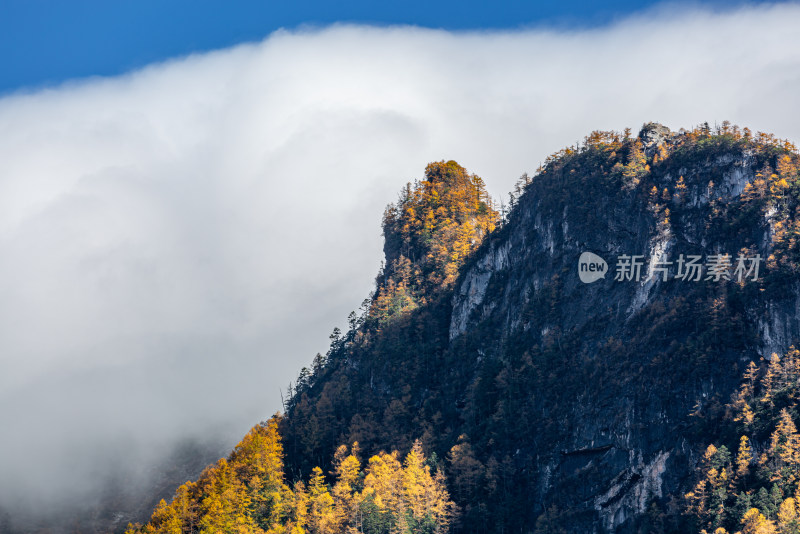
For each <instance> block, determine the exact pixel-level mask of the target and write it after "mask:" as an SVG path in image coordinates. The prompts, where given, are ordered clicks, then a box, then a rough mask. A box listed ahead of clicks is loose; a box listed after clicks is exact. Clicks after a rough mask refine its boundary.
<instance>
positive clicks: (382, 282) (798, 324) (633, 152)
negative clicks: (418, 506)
mask: <svg viewBox="0 0 800 534" xmlns="http://www.w3.org/2000/svg"><path fill="white" fill-rule="evenodd" d="M798 159H799V158H798V156H797V153H796V149H795V148H794V147H793V145H791V144H790V143H788V142H784V141H780V140H777V139H775V138H774V137H772V136H769V135H768V134H762V133H757V134H753V133H752V132H750V130H748V129H746V128H745V129H741V130H740V129H739V128H738V127H736V126H732V125H730V124H728V123H723V124H722V125H720V126H719V127H717V128H716V129H712V128H710V127H709V126H708V125H703V126H701V127H699V128H695V129H693V130H691V131H685V130H683V131H680V132H671V131H669V129H667V128H666V127H664V126H662V125H659V124H655V123H648V124H646V125H645V126H644V127H643V128H642V130H641V131H640V133H639V135H638V136H635V137H632V136H631V135H630V132H629V131H626V132H624V133H617V132H593V133H592V134H590V135H589V136H587V137H586V138H585V140H584V143H583V144H582V145H581V146H575V147H570V148H567V149H564V150H562V151H560V152H559V153H557V154H554V155H553V156H551V157H550V158H548V159H547V161H546V162H545V164H544V165H543V167H542V168H541V169H540V170H539V173H538V174H537V175H536V176H535V177H533V178H532V179H531V178H528V177H527V176H523V178H522V180H521V183H520V185H519V188H518V191H519V195H514V196H512V202H511V204H512V206H511V210H510V212H509V213H508V215H507V216H504V217H503V220H502V221H498V222H493V221H492V219H493V218H494V220H497V219H496V218H497V214H496V213H494V210H493V209H492V207H491V203H490V202H489V201H488V200H489V199H488V196H486V197H485V199H484V200H481V197H480V192H481V190H482V181H481V182H478V181H477V180H475V177H474V176H470V175H469V174H468V173H467V172H466V170H464V169H463V168H461V167H460V166H458V165H457V164H456V163H455V162H438V163H435V164H431V165H432V166H433V167H431V166H429V169H426V180H422V181H421V182H419V183H417V184H416V185H415V186H414V188H412V187H411V186H409V187H407V188H406V190H405V195H403V196H401V199H400V201H399V202H398V204H395V205H393V207H392V206H390V209H388V210H387V215H385V217H384V233H385V236H386V238H387V239H386V243H387V245H386V247H387V248H386V249H385V250H386V251H388V252H389V253H387V255H386V256H387V264H386V267H384V270H383V271H382V272H381V274H380V275H379V276H378V279H377V280H376V292H375V294H374V295H373V296H372V298H371V299H370V300H368V301H365V304H364V306H363V307H362V313H361V315H360V316H357V315H355V314H351V318H350V329H349V330H348V331H347V332H345V333H344V334H342V333H341V332H334V335H333V336H332V344H331V348H330V350H329V351H328V353H327V354H326V355H325V356H322V355H318V357H317V358H315V360H314V363H313V365H312V368H311V369H309V370H305V371H304V372H303V373H301V375H300V378H299V379H298V382H297V384H296V385H295V386H294V387H293V388H292V395H291V397H290V399H289V400H288V401H287V404H286V406H285V410H286V416H285V417H283V418H281V419H280V420H279V423H278V424H279V427H280V434H281V435H282V436H283V440H284V452H285V455H286V473H287V476H288V477H290V478H291V479H295V480H297V479H303V478H304V477H306V476H308V473H310V472H311V471H312V468H315V467H316V466H321V467H322V470H321V471H322V472H327V471H329V470H330V466H331V458H333V456H334V453H335V451H336V450H337V448H338V447H340V446H341V445H342V444H352V443H353V442H358V443H359V447H360V450H361V451H362V452H364V453H367V455H371V454H379V453H380V451H389V450H399V451H409V450H412V448H413V447H412V443H415V442H417V440H418V443H419V446H420V447H421V448H422V450H424V451H426V452H427V453H428V454H430V455H431V460H430V464H431V466H432V468H435V469H436V470H441V472H443V473H444V475H445V476H446V481H447V488H448V491H449V492H450V495H452V497H453V500H454V501H455V503H456V504H457V505H458V508H459V510H460V512H459V514H457V516H456V515H454V516H453V518H452V519H453V522H452V524H451V525H450V526H452V527H453V529H454V530H455V531H457V532H506V531H514V532H534V531H535V532H576V533H578V532H647V531H652V532H658V531H661V532H686V531H690V530H691V528H693V527H692V526H691V525H692V518H691V516H690V514H687V513H684V512H685V509H686V506H685V503H684V500H683V494H684V493H685V492H686V491H688V490H689V489H691V486H692V481H693V479H694V477H695V473H694V471H695V467H696V465H697V464H699V463H700V460H701V458H702V457H703V453H702V450H703V448H704V447H705V445H706V444H707V442H708V441H712V440H710V439H709V437H712V438H713V437H714V436H715V435H716V434H717V433H718V432H719V431H720V428H722V426H723V420H724V412H725V410H726V408H725V402H726V400H727V399H728V398H729V397H730V395H731V394H733V393H734V392H735V390H736V389H737V387H738V385H739V383H740V380H741V375H742V372H743V371H744V369H746V368H747V365H748V363H750V362H751V361H753V360H754V359H757V358H758V357H759V356H763V357H767V358H772V354H773V353H778V354H782V353H783V352H786V351H788V350H789V347H790V345H791V343H792V342H793V341H795V340H797V339H798V338H800V314H798V310H800V284H798V279H797V274H798V265H800V261H798V259H800V253H798V239H797V236H798V235H800V226H799V225H798V219H799V218H798V217H797V212H798V204H800V180H798V167H799V166H798ZM429 171H430V173H433V174H430V173H429ZM436 172H441V173H444V174H446V175H447V176H451V177H455V178H456V179H457V180H458V183H459V184H460V185H463V186H465V187H464V190H467V191H472V192H473V193H474V192H476V191H477V192H478V193H479V194H476V195H474V196H475V198H474V199H472V196H470V195H466V196H462V197H459V198H460V201H464V200H465V199H470V202H471V204H470V206H468V207H467V208H465V209H466V210H467V211H468V212H469V213H468V216H465V217H458V216H455V217H454V216H453V213H456V212H458V210H455V211H454V210H452V209H450V208H451V207H452V206H445V207H442V206H441V205H437V202H438V201H439V195H438V193H437V195H433V194H432V193H431V191H432V189H431V187H430V186H431V184H436V183H437V180H436V179H431V177H432V176H434V175H435V173H436ZM448 173H449V174H448ZM444 182H446V180H444ZM426 184H427V185H426ZM467 186H468V187H467ZM470 188H472V189H470ZM456 189H458V188H456ZM415 194H419V195H420V198H421V199H422V201H421V203H417V204H415V203H414V202H415V201H413V200H412V199H413V198H415V197H414V195H415ZM425 195H427V196H425ZM472 200H474V202H473V201H472ZM481 202H483V205H484V207H481ZM464 206H466V204H464ZM409 208H410V209H409ZM440 208H442V209H443V210H444V211H441V210H440ZM470 210H471V211H470ZM419 213H423V214H424V216H423V217H418V215H419ZM481 217H482V218H481ZM476 220H477V221H480V224H474V223H472V222H470V221H476ZM398 221H399V223H402V224H398ZM412 223H414V224H418V226H420V228H422V229H423V231H427V232H428V233H427V234H420V233H419V231H420V228H411V227H413V226H414V224H412ZM427 223H430V224H427ZM494 224H497V225H499V227H498V228H497V229H495V230H494V231H491V230H490V227H491V226H492V225H494ZM426 225H427V226H426ZM406 226H409V229H410V230H413V231H410V232H409V233H407V234H405V237H404V234H403V231H405V230H403V228H405V227H406ZM398 229H400V230H398ZM420 235H427V238H426V239H424V240H420V239H419V236H420ZM431 236H434V237H433V238H432V239H433V240H432V241H431ZM406 238H408V239H406ZM437 240H438V241H437ZM431 243H433V244H431ZM404 246H405V247H407V248H406V249H405V250H404V252H403V247H404ZM585 251H590V252H592V253H595V254H597V255H599V256H600V257H603V258H607V259H610V258H611V257H614V256H616V257H618V258H619V257H620V256H637V255H640V256H642V258H643V260H644V259H646V260H647V261H646V262H643V265H647V266H648V267H647V268H648V269H650V271H649V274H653V270H652V268H651V267H652V266H653V265H654V262H655V264H656V265H658V264H659V262H662V261H667V258H669V257H673V256H670V254H672V255H680V257H684V256H694V255H698V256H701V257H703V258H706V261H707V257H708V256H714V257H718V256H721V255H725V254H728V255H730V258H734V259H735V258H736V257H737V256H742V257H745V255H746V257H754V256H755V255H759V256H760V257H761V258H763V266H762V267H763V270H762V275H763V276H762V277H761V278H759V279H757V280H754V281H752V283H749V282H747V281H744V282H743V281H742V280H735V279H734V280H726V279H724V277H723V278H722V279H717V280H710V279H703V280H698V281H691V280H679V279H676V277H675V275H676V274H677V269H678V268H679V267H678V266H677V265H675V262H673V263H672V264H670V265H669V266H668V267H667V268H666V271H667V274H668V275H671V276H672V278H670V279H668V280H662V279H660V278H659V277H657V276H651V277H649V279H644V278H643V279H641V280H636V281H634V280H627V281H626V280H624V279H622V280H614V279H613V278H612V277H610V276H606V277H605V278H603V279H601V280H598V281H597V282H596V283H593V284H590V285H588V284H583V283H582V282H581V281H579V280H578V271H577V265H578V264H577V262H578V258H579V256H580V254H581V253H582V252H585ZM390 253H391V254H390ZM673 259H675V258H674V257H673ZM611 265H614V264H613V263H611ZM431 266H434V267H433V268H431ZM454 267H455V271H454V270H453V268H454ZM731 270H732V266H731ZM609 274H610V273H609ZM645 274H648V273H647V272H646V273H645ZM729 274H730V273H729ZM328 480H329V482H330V483H333V482H334V480H335V477H331V478H329V479H328ZM656 523H658V524H659V525H660V526H659V527H658V530H655V529H654V528H655V527H653V525H655V524H656ZM648 525H649V526H648ZM642 529H650V530H642ZM311 531H314V530H311Z"/></svg>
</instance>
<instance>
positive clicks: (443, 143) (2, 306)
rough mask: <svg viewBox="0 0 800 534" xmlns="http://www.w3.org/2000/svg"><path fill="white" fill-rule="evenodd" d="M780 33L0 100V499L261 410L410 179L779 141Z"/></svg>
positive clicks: (358, 268)
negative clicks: (613, 153) (699, 132)
mask: <svg viewBox="0 0 800 534" xmlns="http://www.w3.org/2000/svg"><path fill="white" fill-rule="evenodd" d="M798 26H800V6H798V5H797V4H784V5H777V6H766V7H759V8H745V9H739V10H736V11H729V12H723V13H712V12H708V11H703V10H697V9H694V8H692V9H689V8H686V7H681V6H677V5H673V6H667V7H664V8H661V9H659V10H658V11H652V12H650V13H648V14H645V15H641V16H637V17H636V18H632V19H627V20H624V21H621V22H619V23H617V24H615V25H614V26H611V27H607V28H600V29H593V30H581V31H548V30H528V31H518V32H510V33H457V34H453V33H446V32H442V31H431V30H422V29H418V28H409V27H398V28H371V27H356V26H341V27H332V28H327V29H322V30H315V31H302V32H295V33H292V32H278V33H276V34H274V35H272V36H271V37H269V38H268V39H266V40H265V41H264V42H262V43H259V44H254V45H245V46H240V47H236V48H233V49H230V50H223V51H219V52H214V53H209V54H203V55H197V56H191V57H188V58H183V59H178V60H174V61H170V62H167V63H164V64H159V65H154V66H151V67H148V68H146V69H144V70H141V71H138V72H134V73H132V74H129V75H126V76H122V77H118V78H113V79H97V80H88V81H82V82H76V83H70V84H67V85H65V86H63V87H60V88H56V89H52V90H46V91H41V92H37V93H33V94H18V95H12V96H7V97H5V98H3V99H0V428H2V433H0V450H2V451H3V454H0V502H11V500H12V496H15V498H17V499H22V500H29V501H31V502H33V500H34V499H35V498H42V497H48V496H58V495H63V494H64V493H70V494H72V495H77V496H79V497H80V498H88V497H87V496H86V495H88V494H86V495H84V494H83V493H81V492H80V491H77V490H80V489H85V490H86V491H90V490H91V489H92V488H93V487H94V483H95V482H97V479H98V478H99V477H100V474H98V473H97V470H96V469H93V468H92V464H93V463H94V462H95V461H96V459H97V458H98V457H102V458H105V459H107V460H108V461H109V462H121V463H124V462H126V460H125V458H126V457H127V458H128V463H130V459H131V458H133V459H136V460H137V461H141V462H144V463H148V462H153V461H154V460H155V459H157V458H159V457H160V455H162V454H163V451H165V450H167V449H168V444H169V443H171V442H172V441H173V440H175V439H177V438H179V437H185V436H197V435H200V436H202V435H209V434H214V433H217V432H222V433H224V435H225V437H226V439H228V440H232V439H234V438H235V436H237V435H238V434H241V433H243V432H244V431H245V430H246V429H247V428H248V426H250V425H251V424H253V423H255V422H257V421H258V420H259V419H263V418H265V417H267V416H268V415H270V414H271V413H272V412H274V411H275V410H277V409H278V408H279V391H278V390H279V388H281V387H285V385H286V383H287V382H288V381H289V380H290V379H292V378H293V377H294V376H295V375H296V372H297V371H298V369H299V368H300V367H301V366H302V365H304V364H306V363H307V362H309V361H310V359H311V357H312V356H313V354H314V353H315V352H317V351H324V350H325V348H326V340H327V335H328V333H329V332H330V331H331V329H332V328H333V326H336V325H339V326H344V323H345V318H346V316H347V313H348V312H349V311H350V310H352V309H355V308H357V307H358V304H359V303H360V301H361V299H363V298H364V297H365V296H366V295H367V293H368V291H369V290H370V289H371V285H372V280H373V276H374V274H375V273H376V270H377V267H378V263H379V261H380V258H381V238H380V228H379V222H380V217H381V214H382V210H383V207H384V206H385V204H386V203H387V202H389V201H392V200H393V199H394V198H395V196H396V192H397V191H398V190H399V189H400V187H401V186H402V185H403V184H404V183H405V181H407V180H412V179H414V178H417V177H420V176H421V174H422V171H423V169H424V166H425V164H426V163H427V162H429V161H433V160H439V159H456V160H457V161H459V162H460V163H461V164H463V165H465V166H466V167H467V168H468V169H470V170H471V171H473V172H476V173H477V174H479V175H481V176H482V177H483V178H484V179H485V180H486V181H487V182H488V184H489V186H490V189H491V190H492V191H493V192H494V193H495V194H503V195H504V194H505V192H506V191H508V190H510V189H511V186H512V184H513V182H514V181H515V180H516V179H517V177H518V176H519V175H520V174H522V173H523V172H525V171H527V172H529V173H532V172H533V171H534V170H535V169H536V167H537V165H538V164H539V162H540V161H542V160H543V159H544V158H545V157H546V156H547V155H548V154H549V153H551V152H553V151H555V150H558V149H559V148H561V147H563V146H565V145H569V144H573V143H574V142H576V141H578V140H579V139H582V138H583V136H584V135H586V134H587V133H589V132H590V131H591V130H594V129H618V130H621V129H623V128H625V127H626V126H631V127H633V128H634V129H635V128H636V127H638V126H639V125H641V124H642V123H643V122H645V121H650V120H656V121H660V122H663V123H665V124H667V125H668V126H670V127H673V128H679V127H682V126H686V127H691V126H692V125H694V124H698V123H700V122H702V121H706V120H707V121H710V122H712V123H713V122H714V121H722V120H724V119H729V120H731V121H733V122H736V123H739V124H741V125H743V126H744V125H747V126H750V127H752V128H753V129H761V130H769V131H772V132H774V133H776V134H777V135H778V136H780V137H788V138H791V139H793V140H795V141H797V140H800V120H798V118H799V117H798V111H797V95H798V94H800V75H798V72H800V34H798V33H797V27H798ZM123 455H125V456H123ZM76 479H80V480H82V481H85V484H80V485H78V488H77V490H76V488H75V480H76Z"/></svg>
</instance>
